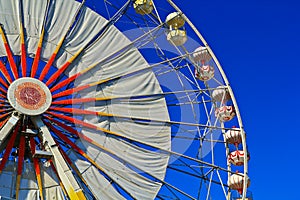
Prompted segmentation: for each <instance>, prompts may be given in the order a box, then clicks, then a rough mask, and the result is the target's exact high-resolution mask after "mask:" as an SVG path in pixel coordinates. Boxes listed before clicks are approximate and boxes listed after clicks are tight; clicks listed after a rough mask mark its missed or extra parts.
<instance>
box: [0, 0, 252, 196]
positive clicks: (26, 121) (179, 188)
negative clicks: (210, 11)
mask: <svg viewBox="0 0 300 200" xmlns="http://www.w3.org/2000/svg"><path fill="white" fill-rule="evenodd" d="M0 24H1V26H0V34H1V39H0V107H1V109H0V111H1V113H0V128H1V129H0V150H1V151H0V154H1V155H0V196H1V198H0V199H22V200H23V199H30V200H31V199H41V200H43V199H45V200H47V199H58V200H60V199H71V200H73V199H74V200H76V199H78V200H82V199H114V200H116V199H139V200H140V199H142V200H144V199H227V200H231V199H251V197H250V196H248V192H247V188H248V186H249V183H250V179H249V177H248V160H249V158H250V156H249V153H248V151H247V145H246V136H245V131H244V129H243V124H242V119H241V115H240V113H239V109H238V106H237V103H236V100H235V98H234V94H233V91H232V89H231V87H230V85H229V82H228V80H227V78H226V76H225V73H224V71H223V69H222V67H221V65H220V63H219V62H218V60H217V58H216V57H215V55H214V53H213V51H212V50H211V48H210V47H209V45H208V44H207V42H206V41H205V40H204V38H203V36H202V35H201V34H200V33H199V31H198V30H197V29H196V27H195V26H194V25H193V24H192V23H191V21H190V20H189V19H188V18H187V17H186V15H185V14H184V13H183V12H182V11H181V10H180V9H179V8H178V7H177V6H176V5H175V3H174V2H173V1H172V0H160V1H155V0H103V1H99V0H97V1H96V0H80V1H79V0H78V1H77V0H0Z"/></svg>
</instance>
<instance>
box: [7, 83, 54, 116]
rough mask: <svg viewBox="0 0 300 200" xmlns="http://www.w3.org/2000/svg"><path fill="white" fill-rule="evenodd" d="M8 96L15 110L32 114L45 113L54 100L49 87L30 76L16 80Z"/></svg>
mask: <svg viewBox="0 0 300 200" xmlns="http://www.w3.org/2000/svg"><path fill="white" fill-rule="evenodd" d="M7 98H8V101H9V103H10V104H11V106H12V107H13V108H14V109H15V110H17V111H18V112H20V113H22V114H25V115H30V116H34V115H40V114H42V113H44V112H45V111H46V110H47V109H48V108H49V107H50V105H51V102H52V96H51V92H50V90H49V89H48V87H47V86H46V85H45V84H44V83H43V82H41V81H39V80H37V79H34V78H28V77H26V78H20V79H17V80H15V81H14V82H13V83H12V84H11V85H10V86H9V88H8V92H7Z"/></svg>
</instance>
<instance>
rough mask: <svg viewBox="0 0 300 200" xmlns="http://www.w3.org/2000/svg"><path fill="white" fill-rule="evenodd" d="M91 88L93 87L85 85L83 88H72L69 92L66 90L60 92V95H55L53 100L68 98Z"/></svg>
mask: <svg viewBox="0 0 300 200" xmlns="http://www.w3.org/2000/svg"><path fill="white" fill-rule="evenodd" d="M89 87H91V86H90V85H83V86H79V87H76V88H71V89H68V90H65V91H63V92H60V93H57V94H55V95H53V96H52V98H53V99H55V98H58V97H63V96H68V95H71V94H73V93H76V92H79V91H81V90H84V89H87V88H89Z"/></svg>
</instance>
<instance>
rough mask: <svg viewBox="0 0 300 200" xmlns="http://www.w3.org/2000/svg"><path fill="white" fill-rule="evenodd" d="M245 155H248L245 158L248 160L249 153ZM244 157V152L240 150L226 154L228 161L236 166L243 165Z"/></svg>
mask: <svg viewBox="0 0 300 200" xmlns="http://www.w3.org/2000/svg"><path fill="white" fill-rule="evenodd" d="M247 155H248V156H247V157H248V158H247V160H249V159H250V157H249V154H247ZM244 158H245V152H244V151H241V150H236V151H233V152H231V153H230V154H229V155H228V161H229V162H230V163H231V164H233V165H236V166H241V165H244Z"/></svg>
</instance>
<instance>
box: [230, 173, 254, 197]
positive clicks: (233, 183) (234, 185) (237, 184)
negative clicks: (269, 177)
mask: <svg viewBox="0 0 300 200" xmlns="http://www.w3.org/2000/svg"><path fill="white" fill-rule="evenodd" d="M244 180H245V178H244V177H243V174H242V173H238V174H233V175H231V176H230V177H229V179H228V186H229V188H230V189H232V190H237V191H238V192H239V193H240V194H241V193H242V192H243V185H244ZM246 185H247V187H249V186H250V179H249V178H248V179H247V184H246Z"/></svg>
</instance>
